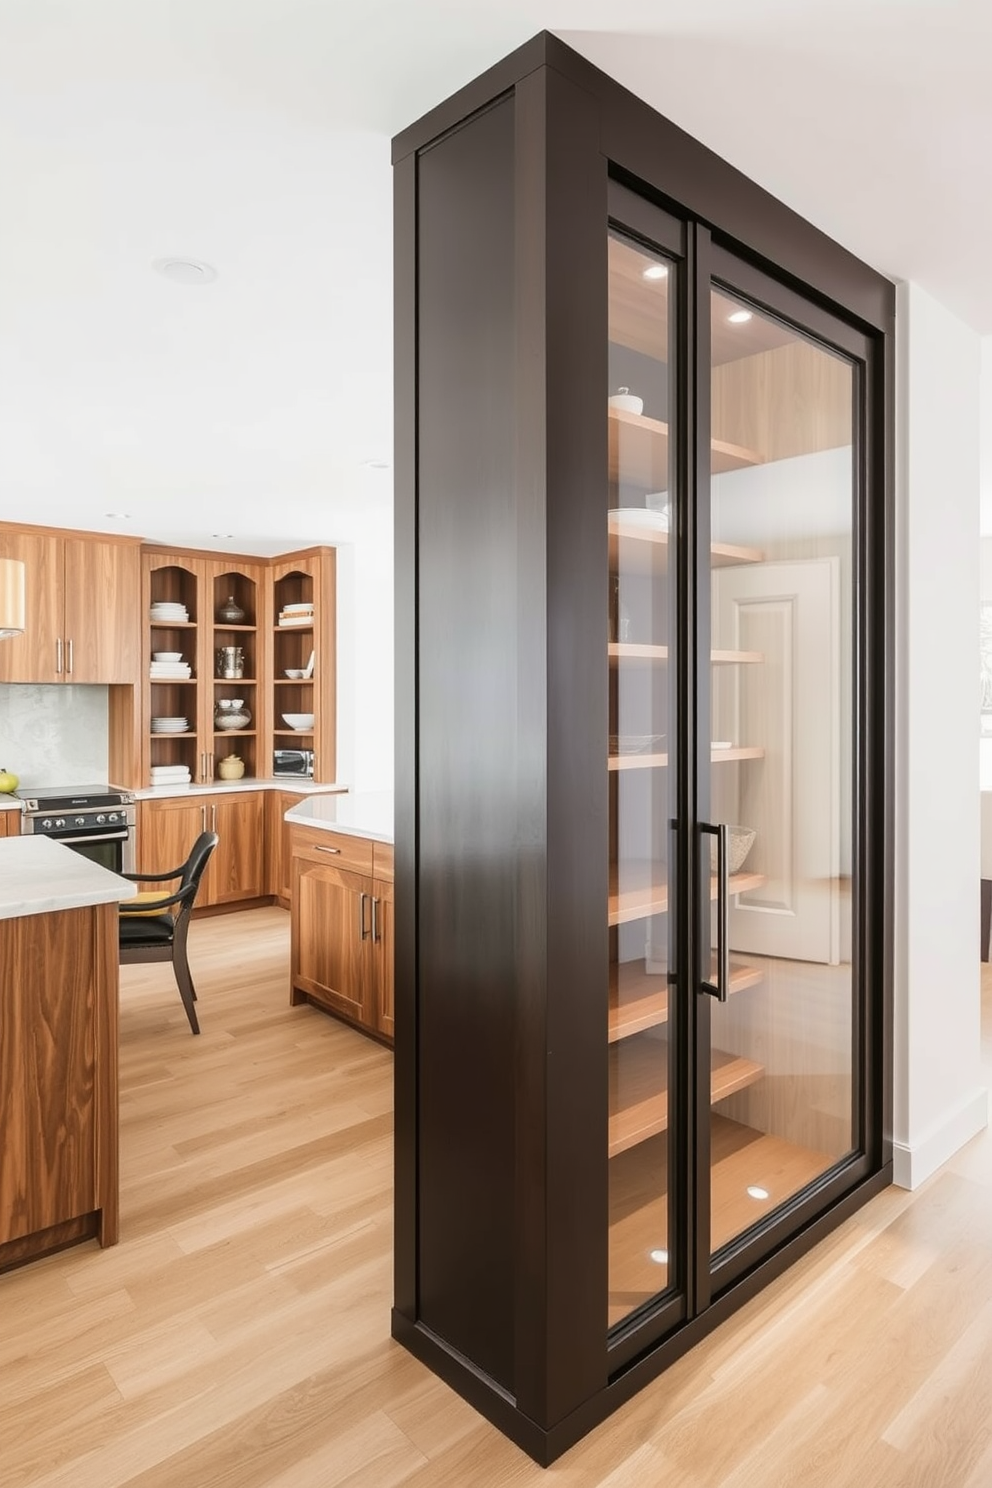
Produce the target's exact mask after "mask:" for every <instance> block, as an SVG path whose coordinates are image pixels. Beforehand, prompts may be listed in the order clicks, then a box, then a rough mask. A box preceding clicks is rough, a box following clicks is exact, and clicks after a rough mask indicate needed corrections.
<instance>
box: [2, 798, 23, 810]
mask: <svg viewBox="0 0 992 1488" xmlns="http://www.w3.org/2000/svg"><path fill="white" fill-rule="evenodd" d="M20 809H21V803H20V801H19V800H18V798H17V797H16V796H0V811H20Z"/></svg>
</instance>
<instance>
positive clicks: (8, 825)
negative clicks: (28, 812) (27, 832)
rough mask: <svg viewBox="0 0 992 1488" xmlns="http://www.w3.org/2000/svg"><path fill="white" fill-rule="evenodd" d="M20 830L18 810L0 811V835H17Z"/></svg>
mask: <svg viewBox="0 0 992 1488" xmlns="http://www.w3.org/2000/svg"><path fill="white" fill-rule="evenodd" d="M20 831H21V813H20V812H19V811H0V837H17V836H19V835H20Z"/></svg>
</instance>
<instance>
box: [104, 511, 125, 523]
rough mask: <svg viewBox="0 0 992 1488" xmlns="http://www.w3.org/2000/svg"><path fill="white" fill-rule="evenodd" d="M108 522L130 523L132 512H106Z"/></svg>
mask: <svg viewBox="0 0 992 1488" xmlns="http://www.w3.org/2000/svg"><path fill="white" fill-rule="evenodd" d="M103 515H104V516H105V517H106V518H107V521H108V522H130V520H131V513H130V512H104V514H103Z"/></svg>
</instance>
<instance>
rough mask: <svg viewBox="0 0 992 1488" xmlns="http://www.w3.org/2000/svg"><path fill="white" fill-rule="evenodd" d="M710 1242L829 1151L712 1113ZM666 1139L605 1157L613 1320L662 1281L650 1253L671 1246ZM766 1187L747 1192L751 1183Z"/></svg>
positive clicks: (796, 1183) (810, 1170)
mask: <svg viewBox="0 0 992 1488" xmlns="http://www.w3.org/2000/svg"><path fill="white" fill-rule="evenodd" d="M710 1142H711V1167H712V1178H711V1194H712V1198H711V1205H710V1248H711V1250H713V1251H717V1250H719V1249H720V1247H721V1246H723V1245H726V1244H727V1243H728V1241H730V1240H732V1239H733V1238H734V1236H735V1235H739V1234H740V1233H741V1231H742V1230H744V1229H746V1228H747V1227H748V1225H751V1224H753V1223H754V1222H755V1221H756V1220H759V1219H761V1218H762V1216H763V1215H764V1214H767V1213H768V1212H769V1211H770V1210H772V1209H774V1208H776V1207H777V1206H778V1205H779V1204H781V1203H782V1202H783V1201H784V1200H786V1199H788V1198H790V1197H791V1196H792V1195H793V1194H796V1193H799V1192H800V1190H801V1189H803V1188H805V1187H806V1185H807V1184H808V1183H812V1182H813V1181H814V1179H816V1178H819V1177H820V1175H821V1174H822V1173H824V1172H826V1170H827V1169H828V1168H829V1167H830V1165H831V1164H832V1163H833V1162H834V1161H835V1158H833V1157H831V1156H830V1154H829V1153H826V1152H818V1151H815V1150H814V1149H812V1148H808V1147H800V1146H797V1145H796V1144H795V1143H794V1142H787V1141H785V1140H784V1138H782V1137H770V1136H767V1135H765V1134H764V1133H763V1132H759V1131H756V1130H755V1129H754V1128H753V1127H748V1126H744V1125H743V1124H742V1123H740V1122H738V1121H731V1120H729V1119H728V1118H727V1117H725V1116H720V1115H718V1114H717V1113H716V1112H715V1111H713V1112H711V1115H710ZM667 1171H668V1143H667V1141H666V1139H665V1137H664V1136H661V1135H660V1136H656V1137H653V1138H650V1139H649V1140H647V1141H645V1142H642V1143H639V1144H638V1145H637V1146H634V1147H630V1148H628V1149H627V1150H626V1151H625V1152H622V1153H620V1154H619V1155H618V1156H617V1157H615V1158H614V1159H613V1161H612V1162H611V1163H610V1228H609V1247H610V1251H609V1255H610V1260H609V1277H610V1282H609V1304H608V1307H609V1311H608V1321H609V1325H610V1326H611V1327H612V1326H613V1325H614V1324H615V1323H618V1322H620V1321H621V1320H622V1319H623V1318H625V1317H627V1316H628V1315H629V1314H630V1313H631V1312H632V1311H634V1310H635V1309H636V1308H638V1307H642V1306H644V1305H645V1304H646V1303H647V1302H650V1301H651V1299H652V1297H655V1296H656V1295H657V1294H658V1292H659V1291H660V1290H662V1289H663V1288H664V1286H665V1285H666V1276H667V1274H668V1273H667V1272H666V1269H665V1267H664V1266H659V1265H658V1264H657V1262H655V1261H653V1260H652V1259H651V1256H652V1252H653V1253H654V1254H656V1255H657V1254H658V1253H659V1252H660V1251H665V1250H667V1249H668V1176H667ZM749 1186H750V1187H754V1186H758V1187H760V1188H764V1189H767V1191H768V1195H769V1197H768V1198H767V1199H752V1198H751V1197H750V1195H749V1194H748V1192H747V1190H748V1187H749Z"/></svg>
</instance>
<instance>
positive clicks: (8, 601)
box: [0, 558, 24, 636]
mask: <svg viewBox="0 0 992 1488" xmlns="http://www.w3.org/2000/svg"><path fill="white" fill-rule="evenodd" d="M23 633H24V564H23V563H21V562H19V561H18V559H16V558H0V636H17V635H23Z"/></svg>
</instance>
